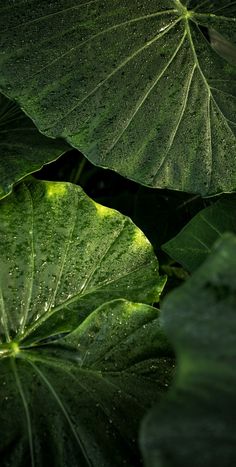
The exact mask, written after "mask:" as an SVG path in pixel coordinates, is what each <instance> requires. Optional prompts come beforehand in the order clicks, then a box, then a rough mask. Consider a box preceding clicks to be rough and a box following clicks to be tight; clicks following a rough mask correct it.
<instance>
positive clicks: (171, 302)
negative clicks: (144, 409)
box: [141, 235, 236, 467]
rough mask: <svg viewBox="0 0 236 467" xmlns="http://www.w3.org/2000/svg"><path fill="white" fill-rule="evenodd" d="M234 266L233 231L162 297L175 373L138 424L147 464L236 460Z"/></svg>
mask: <svg viewBox="0 0 236 467" xmlns="http://www.w3.org/2000/svg"><path fill="white" fill-rule="evenodd" d="M235 271H236V237H235V236H233V235H226V236H224V237H223V239H222V240H221V241H220V242H218V243H217V246H216V248H215V250H214V252H213V253H212V255H211V256H210V257H209V258H208V259H207V261H206V262H205V263H204V264H203V265H202V266H201V267H200V268H199V269H198V270H197V271H196V272H195V273H194V274H193V276H192V278H191V279H190V280H189V281H188V282H186V283H185V284H184V285H183V286H181V287H180V288H179V289H177V290H176V291H174V292H172V293H171V294H170V295H169V297H168V298H167V299H166V300H165V302H164V303H163V310H162V325H164V329H165V330H166V332H167V336H168V337H169V338H170V342H172V343H173V345H174V347H175V350H176V354H177V375H176V380H175V384H174V386H173V388H172V389H171V390H170V392H169V393H168V395H167V396H166V398H163V402H161V404H160V405H159V406H157V407H156V408H154V409H152V410H151V411H150V412H149V415H148V416H147V418H146V419H145V422H144V424H143V427H142V435H141V444H142V450H143V454H144V457H145V465H146V466H147V467H180V466H181V467H189V466H191V467H216V466H221V467H230V466H233V465H234V463H235V445H236V436H235V414H236V400H235V385H236V369H235V358H236V338H235V335H236V274H235Z"/></svg>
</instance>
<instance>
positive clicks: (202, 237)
mask: <svg viewBox="0 0 236 467" xmlns="http://www.w3.org/2000/svg"><path fill="white" fill-rule="evenodd" d="M235 211H236V198H234V199H225V200H220V201H217V203H215V204H213V205H212V206H209V207H207V208H205V209H203V210H202V211H200V212H199V213H198V214H197V215H196V216H195V217H194V218H193V219H191V221H190V222H189V223H188V224H187V225H186V226H185V227H184V228H183V229H182V230H181V231H180V232H179V233H178V234H177V235H176V236H175V237H174V238H172V239H171V240H169V242H167V243H165V244H164V245H163V246H162V249H163V250H164V251H165V252H166V253H168V255H170V256H171V258H173V259H174V260H175V261H177V262H178V263H180V264H182V266H183V267H184V268H185V269H187V270H188V271H191V272H192V271H194V270H195V269H196V268H197V267H198V266H200V265H201V263H203V261H204V260H205V259H206V258H207V257H208V256H209V254H211V252H212V248H213V245H214V243H215V241H216V240H217V239H219V238H221V237H222V235H223V234H224V233H226V232H232V233H235V234H236V216H235Z"/></svg>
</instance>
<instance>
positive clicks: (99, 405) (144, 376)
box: [0, 300, 173, 467]
mask: <svg viewBox="0 0 236 467" xmlns="http://www.w3.org/2000/svg"><path fill="white" fill-rule="evenodd" d="M158 313H159V312H158V311H157V310H156V309H155V308H152V307H150V306H148V305H141V304H132V303H130V302H126V301H125V300H115V301H112V302H109V303H107V304H104V305H102V306H101V307H100V308H98V309H97V310H95V311H94V312H93V313H92V314H90V316H89V317H88V318H87V319H86V320H85V321H84V322H83V323H82V324H81V325H80V326H79V327H78V328H76V329H75V330H74V331H73V332H71V333H70V334H69V335H67V336H66V337H64V338H61V339H58V340H56V341H53V342H50V341H49V342H48V343H47V345H41V346H40V343H34V346H33V347H31V346H28V347H24V345H22V343H21V340H17V341H14V342H12V341H11V342H8V343H7V344H5V345H1V344H0V400H1V412H0V422H1V437H0V455H1V466H3V467H6V466H7V467H15V466H20V465H24V467H28V466H31V467H32V466H35V467H43V466H45V465H51V466H55V467H59V466H60V467H71V466H80V467H87V466H94V467H98V466H99V467H100V466H101V467H110V466H117V467H119V466H121V465H135V466H136V465H137V466H138V465H140V455H139V451H138V448H137V444H136V438H137V433H138V426H139V422H140V418H141V417H142V415H143V414H144V411H145V408H146V407H148V406H150V405H151V403H153V401H157V400H158V399H159V398H160V396H161V393H162V392H163V391H165V389H166V387H167V386H168V384H169V381H170V378H171V375H172V368H173V361H172V358H171V356H170V355H171V352H170V349H169V345H168V343H167V341H166V338H165V336H164V333H163V331H162V329H161V328H160V325H159V319H158Z"/></svg>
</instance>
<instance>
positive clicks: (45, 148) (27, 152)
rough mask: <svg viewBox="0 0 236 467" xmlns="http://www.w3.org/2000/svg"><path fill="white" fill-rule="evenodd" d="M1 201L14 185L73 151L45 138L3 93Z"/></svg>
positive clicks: (0, 100)
mask: <svg viewBox="0 0 236 467" xmlns="http://www.w3.org/2000/svg"><path fill="white" fill-rule="evenodd" d="M0 147H1V155H0V199H1V198H3V197H5V196H6V195H8V194H9V193H10V192H11V191H12V187H13V184H14V183H16V182H18V181H19V180H21V179H22V178H24V177H25V176H26V175H29V174H31V173H32V172H35V171H36V170H39V169H41V167H42V166H43V165H44V164H47V163H49V162H52V161H54V160H55V159H57V158H58V157H59V156H61V155H62V154H63V153H64V152H66V151H68V150H69V149H70V148H69V147H68V146H67V144H65V143H64V142H63V141H53V140H52V139H49V138H46V137H45V136H43V135H42V134H41V133H39V131H38V130H37V128H36V127H35V126H34V124H33V123H32V121H31V120H30V119H29V118H28V117H27V116H26V115H25V114H24V113H23V112H22V111H21V110H20V109H19V107H18V106H17V105H16V104H15V103H13V102H11V101H10V100H8V99H7V98H6V97H4V96H3V95H2V94H0Z"/></svg>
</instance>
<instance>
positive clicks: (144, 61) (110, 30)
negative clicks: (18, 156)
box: [0, 0, 236, 195]
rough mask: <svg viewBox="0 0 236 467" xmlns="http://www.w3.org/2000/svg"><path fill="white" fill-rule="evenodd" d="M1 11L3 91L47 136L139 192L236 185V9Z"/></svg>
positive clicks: (173, 6)
mask: <svg viewBox="0 0 236 467" xmlns="http://www.w3.org/2000/svg"><path fill="white" fill-rule="evenodd" d="M0 12H1V16H0V17H1V20H0V25H1V34H2V53H1V58H0V63H1V70H2V73H1V77H0V84H1V87H2V89H3V92H4V93H6V94H7V95H9V96H10V97H13V98H15V99H16V100H17V101H19V102H20V104H21V105H22V106H23V108H24V109H25V110H26V111H27V114H29V115H30V116H31V117H32V118H33V120H34V121H35V122H36V123H37V125H38V126H39V128H40V130H41V131H42V132H43V133H45V134H47V135H49V136H53V137H58V136H60V137H64V138H65V139H66V140H67V141H68V142H70V143H71V145H72V146H75V147H77V148H79V149H80V150H82V151H83V152H84V154H85V155H86V156H87V157H88V158H89V159H90V160H91V161H92V162H93V163H95V164H97V165H101V166H103V167H109V168H111V169H114V170H116V171H118V172H119V173H121V174H122V175H125V176H127V177H129V178H131V179H134V180H136V181H138V182H140V183H142V184H144V185H148V186H152V187H167V188H171V189H176V190H183V191H189V192H196V193H201V194H203V195H205V194H212V193H216V192H221V191H230V190H234V189H235V188H236V157H235V154H236V136H235V135H236V120H235V115H236V85H235V83H236V66H235V63H234V61H232V60H230V59H229V60H228V57H229V56H230V57H232V51H233V50H234V47H235V44H236V7H235V2H234V0H229V1H227V2H226V3H224V4H222V0H215V1H214V2H212V1H210V0H205V1H202V2H199V1H198V0H192V1H190V0H183V1H182V2H180V1H179V0H149V1H148V2H143V3H140V1H139V0H132V2H131V1H127V0H107V1H106V2H104V0H92V1H85V0H83V1H81V0H79V1H77V2H76V3H75V2H73V1H72V0H66V1H64V0H63V1H62V0H59V1H56V2H30V1H29V0H27V1H25V2H24V4H22V2H21V0H15V1H14V2H10V3H9V0H3V1H2V3H1V10H0ZM207 31H209V34H208V32H207ZM207 36H208V38H207ZM219 38H220V39H219ZM208 39H209V40H208Z"/></svg>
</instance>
